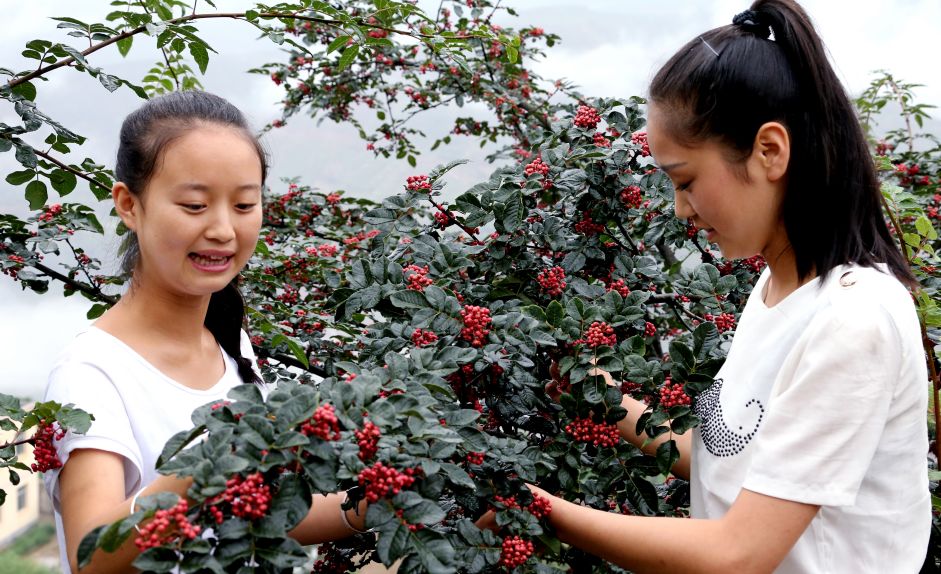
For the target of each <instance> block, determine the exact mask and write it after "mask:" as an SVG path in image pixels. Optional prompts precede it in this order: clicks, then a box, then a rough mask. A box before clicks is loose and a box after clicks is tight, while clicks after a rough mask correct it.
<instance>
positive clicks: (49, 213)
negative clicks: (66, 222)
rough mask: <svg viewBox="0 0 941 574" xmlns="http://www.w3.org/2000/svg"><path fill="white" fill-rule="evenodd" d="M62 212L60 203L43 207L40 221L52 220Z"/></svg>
mask: <svg viewBox="0 0 941 574" xmlns="http://www.w3.org/2000/svg"><path fill="white" fill-rule="evenodd" d="M60 213H62V206H61V205H60V204H58V203H54V204H52V205H50V206H48V207H46V208H44V209H43V212H42V214H40V216H39V221H52V219H53V218H54V217H55V216H57V215H59V214H60Z"/></svg>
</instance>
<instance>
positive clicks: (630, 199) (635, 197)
mask: <svg viewBox="0 0 941 574" xmlns="http://www.w3.org/2000/svg"><path fill="white" fill-rule="evenodd" d="M643 201H644V197H643V194H642V193H641V191H640V186H639V185H629V186H627V187H625V188H624V189H622V190H621V203H623V204H624V205H626V206H627V207H633V208H635V209H636V208H638V207H640V204H641V203H643Z"/></svg>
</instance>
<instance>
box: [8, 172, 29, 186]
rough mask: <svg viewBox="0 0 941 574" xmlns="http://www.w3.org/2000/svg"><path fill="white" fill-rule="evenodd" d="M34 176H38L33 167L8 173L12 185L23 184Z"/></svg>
mask: <svg viewBox="0 0 941 574" xmlns="http://www.w3.org/2000/svg"><path fill="white" fill-rule="evenodd" d="M34 177H36V172H35V171H34V170H32V169H24V170H22V171H14V172H12V173H10V174H8V175H7V183H9V184H10V185H23V184H24V183H26V182H27V181H29V180H31V179H33V178H34Z"/></svg>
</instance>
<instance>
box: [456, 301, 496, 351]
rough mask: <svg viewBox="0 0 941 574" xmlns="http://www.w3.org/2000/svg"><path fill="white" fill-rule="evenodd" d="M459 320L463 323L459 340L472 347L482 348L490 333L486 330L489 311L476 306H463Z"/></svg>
mask: <svg viewBox="0 0 941 574" xmlns="http://www.w3.org/2000/svg"><path fill="white" fill-rule="evenodd" d="M461 319H463V321H464V328H462V329H461V338H462V339H464V340H465V341H467V342H469V343H470V344H471V345H472V346H474V347H483V345H484V342H485V341H486V340H487V335H488V334H489V333H490V330H489V329H488V328H487V326H488V325H490V323H491V318H490V309H487V308H486V307H478V306H476V305H465V306H464V308H463V309H461Z"/></svg>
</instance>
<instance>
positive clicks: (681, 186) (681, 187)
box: [674, 181, 692, 191]
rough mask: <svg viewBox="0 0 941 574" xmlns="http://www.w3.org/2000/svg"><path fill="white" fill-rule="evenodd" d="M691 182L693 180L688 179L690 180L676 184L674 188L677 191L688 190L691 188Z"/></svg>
mask: <svg viewBox="0 0 941 574" xmlns="http://www.w3.org/2000/svg"><path fill="white" fill-rule="evenodd" d="M691 183H692V182H691V181H688V182H686V183H683V184H679V185H676V186H674V189H675V190H676V191H687V190H689V186H690V184H691Z"/></svg>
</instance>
